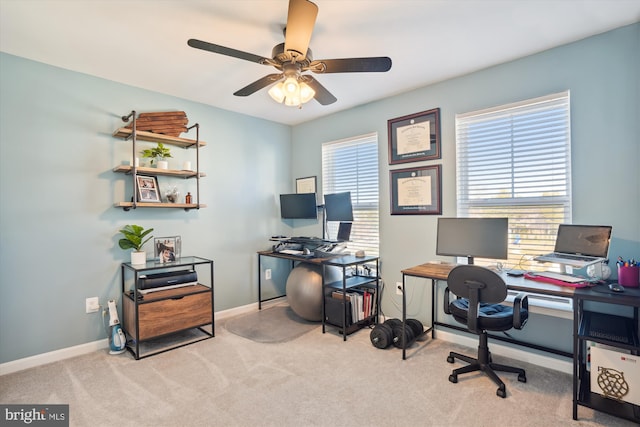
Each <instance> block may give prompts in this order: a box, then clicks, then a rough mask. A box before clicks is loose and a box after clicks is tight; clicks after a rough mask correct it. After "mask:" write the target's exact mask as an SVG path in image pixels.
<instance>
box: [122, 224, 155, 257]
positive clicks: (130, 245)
mask: <svg viewBox="0 0 640 427" xmlns="http://www.w3.org/2000/svg"><path fill="white" fill-rule="evenodd" d="M152 231H153V228H149V229H147V230H145V229H144V227H141V226H139V225H135V224H132V225H125V226H124V227H123V228H122V229H120V233H122V235H123V236H124V237H123V238H122V239H120V240H119V241H118V245H119V246H120V249H124V250H127V249H135V251H133V252H131V264H144V263H146V262H147V253H146V252H144V251H143V250H142V246H144V244H145V243H147V242H148V241H149V240H151V238H152V237H153V236H148V235H149V234H150V233H151V232H152ZM147 236H148V237H147Z"/></svg>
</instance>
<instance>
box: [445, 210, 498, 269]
mask: <svg viewBox="0 0 640 427" xmlns="http://www.w3.org/2000/svg"><path fill="white" fill-rule="evenodd" d="M508 248H509V219H508V218H438V237H437V243H436V254H437V255H447V256H457V257H467V259H468V261H469V264H473V258H474V257H478V258H489V259H507V258H508V252H509V250H508Z"/></svg>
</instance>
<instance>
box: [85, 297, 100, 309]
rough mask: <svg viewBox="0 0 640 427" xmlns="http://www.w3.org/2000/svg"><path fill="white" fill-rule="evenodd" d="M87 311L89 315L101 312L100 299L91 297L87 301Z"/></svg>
mask: <svg viewBox="0 0 640 427" xmlns="http://www.w3.org/2000/svg"><path fill="white" fill-rule="evenodd" d="M85 311H86V312H87V313H96V312H98V311H100V300H99V299H98V297H91V298H87V299H86V300H85Z"/></svg>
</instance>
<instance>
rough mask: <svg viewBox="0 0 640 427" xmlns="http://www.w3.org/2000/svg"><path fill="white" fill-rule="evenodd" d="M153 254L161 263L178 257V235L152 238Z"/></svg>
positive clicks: (180, 247)
mask: <svg viewBox="0 0 640 427" xmlns="http://www.w3.org/2000/svg"><path fill="white" fill-rule="evenodd" d="M153 246H154V250H153V255H154V257H155V258H156V259H157V260H158V261H160V263H161V264H164V263H167V262H173V261H175V260H176V259H177V258H180V252H181V249H182V239H181V238H180V236H171V237H156V238H155V239H154V240H153Z"/></svg>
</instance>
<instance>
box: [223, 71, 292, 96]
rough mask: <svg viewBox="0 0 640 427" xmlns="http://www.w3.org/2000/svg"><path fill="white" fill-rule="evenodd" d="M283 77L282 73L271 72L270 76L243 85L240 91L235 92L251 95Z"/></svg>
mask: <svg viewBox="0 0 640 427" xmlns="http://www.w3.org/2000/svg"><path fill="white" fill-rule="evenodd" d="M281 78H282V74H269V75H268V76H264V77H263V78H261V79H258V80H256V81H255V82H253V83H251V84H249V85H247V86H245V87H243V88H242V89H240V90H239V91H237V92H235V93H234V95H235V96H249V95H251V94H252V93H254V92H257V91H259V90H260V89H262V88H263V87H267V86H269V85H270V84H271V83H274V82H277V81H278V80H280V79H281Z"/></svg>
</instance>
